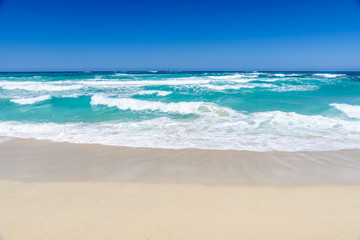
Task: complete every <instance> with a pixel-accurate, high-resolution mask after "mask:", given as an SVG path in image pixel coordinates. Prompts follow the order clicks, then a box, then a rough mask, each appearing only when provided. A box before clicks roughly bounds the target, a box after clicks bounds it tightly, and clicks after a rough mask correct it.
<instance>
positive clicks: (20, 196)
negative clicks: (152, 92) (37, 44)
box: [0, 140, 360, 240]
mask: <svg viewBox="0 0 360 240" xmlns="http://www.w3.org/2000/svg"><path fill="white" fill-rule="evenodd" d="M358 153H359V151H357V150H356V151H355V150H354V151H336V152H322V153H306V152H303V153H251V152H236V151H201V150H156V149H129V148H117V147H104V146H99V145H75V144H65V143H64V144H59V143H49V142H43V141H33V140H13V141H9V142H6V143H2V144H0V166H1V167H0V179H2V180H0V233H1V235H2V237H3V239H4V240H67V239H76V240H93V239H94V240H95V239H96V240H99V239H106V240H112V239H114V240H115V239H116V240H119V239H124V240H127V239H129V240H130V239H131V240H133V239H134V240H137V239H139V240H141V239H144V240H147V239H149V240H171V239H181V240H184V239H186V240H192V239H193V240H202V239H206V240H209V239H219V240H220V239H221V240H232V239H234V240H235V239H236V240H239V239H246V240H251V239H254V240H255V239H256V240H258V239H259V240H260V239H261V240H262V239H267V240H272V239H274V240H275V239H276V240H281V239H284V240H297V239H304V240H312V239H314V240H320V239H344V240H345V239H354V240H357V239H359V238H360V185H359V184H358V181H359V178H360V174H358V173H359V167H358V165H359V164H358V161H359V159H358V157H357V156H359V155H358ZM0 238H1V237H0Z"/></svg>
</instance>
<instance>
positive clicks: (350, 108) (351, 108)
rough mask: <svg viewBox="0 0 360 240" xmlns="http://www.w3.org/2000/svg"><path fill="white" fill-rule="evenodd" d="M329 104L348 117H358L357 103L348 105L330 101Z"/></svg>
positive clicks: (359, 116)
mask: <svg viewBox="0 0 360 240" xmlns="http://www.w3.org/2000/svg"><path fill="white" fill-rule="evenodd" d="M329 106H332V107H334V108H336V109H337V110H339V111H341V112H343V113H345V114H346V115H347V116H348V117H350V118H358V119H360V106H358V105H349V104H345V103H331V104H330V105H329Z"/></svg>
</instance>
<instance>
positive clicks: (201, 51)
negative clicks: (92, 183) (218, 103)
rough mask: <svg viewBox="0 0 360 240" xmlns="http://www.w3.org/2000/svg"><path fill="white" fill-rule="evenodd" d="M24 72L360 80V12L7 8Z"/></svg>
mask: <svg viewBox="0 0 360 240" xmlns="http://www.w3.org/2000/svg"><path fill="white" fill-rule="evenodd" d="M19 70H20V71H42V70H47V71H51V70H334V71H335V70H360V2H359V0H337V1H335V0H301V1H295V0H246V1H245V0H237V1H236V0H192V1H190V0H181V1H180V0H179V1H171V0H167V1H162V0H148V1H144V0H128V1H121V0H119V1H115V0H98V1H93V0H31V1H29V0H0V71H19Z"/></svg>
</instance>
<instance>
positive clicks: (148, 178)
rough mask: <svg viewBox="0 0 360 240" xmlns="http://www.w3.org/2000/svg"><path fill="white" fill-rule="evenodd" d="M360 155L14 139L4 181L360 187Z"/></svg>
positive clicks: (6, 150)
mask: <svg viewBox="0 0 360 240" xmlns="http://www.w3.org/2000/svg"><path fill="white" fill-rule="evenodd" d="M358 156H360V149H356V150H337V151H323V152H303V151H302V152H251V151H236V150H202V149H154V148H129V147H115V146H105V145H99V144H73V143H56V142H49V141H43V140H41V141H39V140H33V139H11V140H8V141H5V142H3V143H1V144H0V164H1V166H2V167H1V168H0V179H8V180H19V181H123V182H167V183H211V184H250V185H280V186H294V185H309V184H340V185H341V184H360V161H359V160H357V159H358Z"/></svg>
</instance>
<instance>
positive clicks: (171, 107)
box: [0, 71, 360, 151]
mask: <svg viewBox="0 0 360 240" xmlns="http://www.w3.org/2000/svg"><path fill="white" fill-rule="evenodd" d="M9 138H33V139H39V140H49V141H54V142H71V143H90V144H104V145H112V146H127V147H148V148H172V149H180V148H199V149H233V150H249V151H327V150H339V149H358V148H360V73H356V72H156V71H149V72H54V73H50V72H49V73H0V144H1V142H3V141H5V140H7V139H9Z"/></svg>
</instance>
